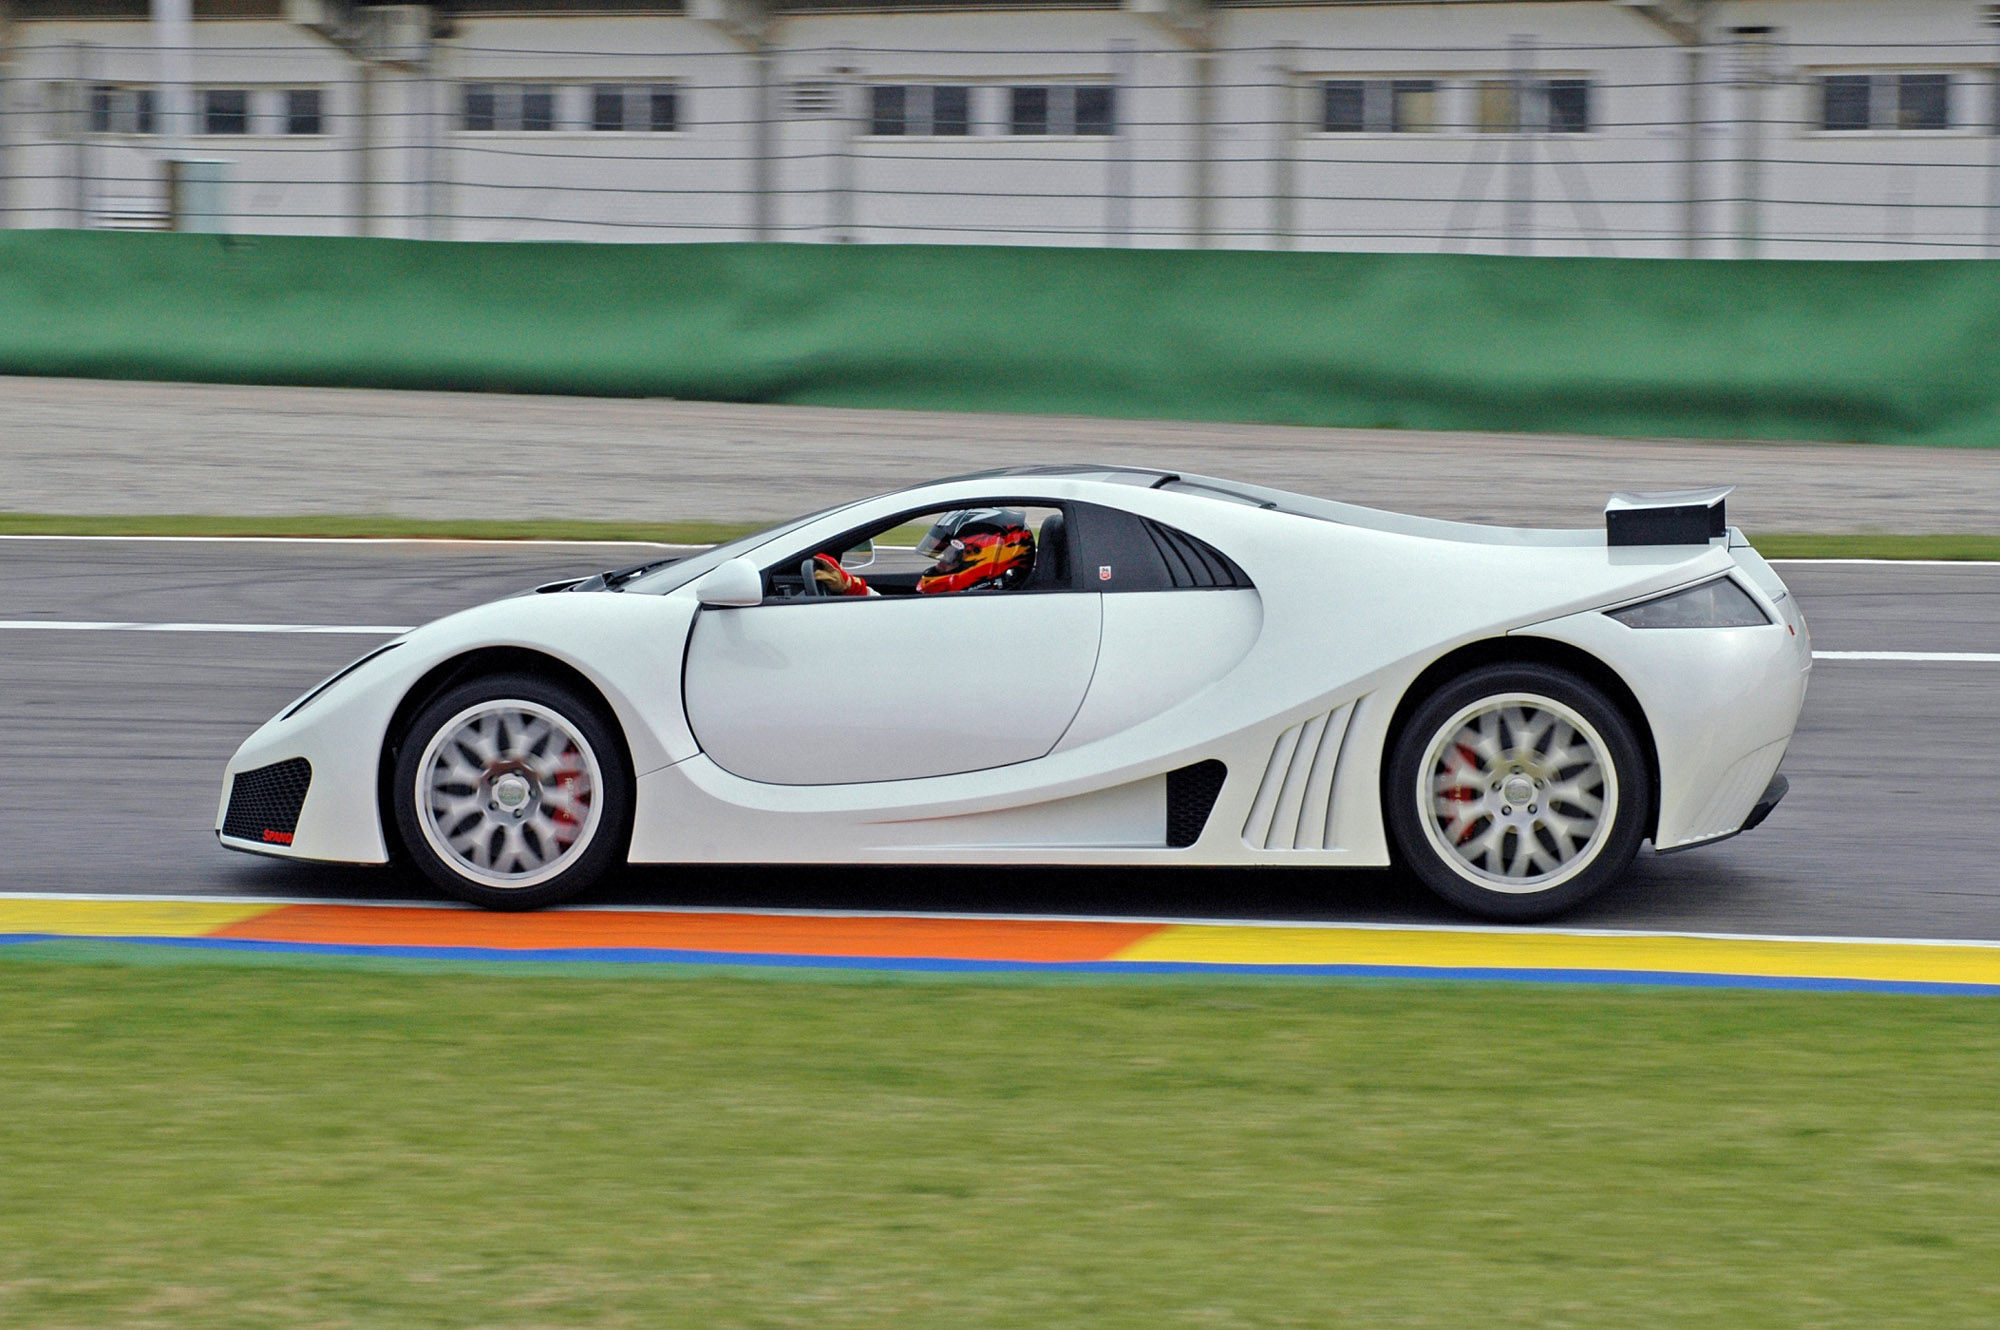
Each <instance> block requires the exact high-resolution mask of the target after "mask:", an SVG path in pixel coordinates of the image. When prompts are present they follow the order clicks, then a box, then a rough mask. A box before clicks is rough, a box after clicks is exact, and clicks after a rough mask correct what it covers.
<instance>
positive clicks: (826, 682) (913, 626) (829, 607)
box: [683, 586, 1103, 785]
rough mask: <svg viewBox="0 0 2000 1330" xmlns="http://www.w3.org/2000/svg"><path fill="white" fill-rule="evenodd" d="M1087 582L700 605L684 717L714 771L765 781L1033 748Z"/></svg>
mask: <svg viewBox="0 0 2000 1330" xmlns="http://www.w3.org/2000/svg"><path fill="white" fill-rule="evenodd" d="M1101 599H1102V598H1101V597H1100V596H1098V595H1096V594H1094V593H1085V592H1079V591H1074V590H1070V589H1068V588H1067V587H1066V586H1065V587H1063V588H1060V589H1053V590H1047V591H1019V592H997V593H989V594H978V593H970V594H962V595H942V596H932V595H903V596H867V597H854V598H818V599H799V600H789V601H784V600H778V601H767V602H766V603H764V604H761V605H751V606H744V607H740V608H731V609H715V608H704V609H703V610H702V611H701V613H700V614H699V615H698V616H697V618H696V620H695V625H694V630H693V632H692V634H691V635H690V638H689V643H688V653H687V665H686V671H685V675H684V681H683V689H684V697H685V701H686V706H687V715H688V722H689V724H690V726H691V727H692V729H693V731H694V735H695V739H696V741H697V742H698V743H700V745H701V747H702V749H703V751H704V752H706V753H707V754H708V756H709V758H710V759H711V760H713V761H714V762H715V763H716V765H718V766H720V767H721V768H722V769H723V770H725V771H728V772H730V773H732V774H734V775H737V776H741V777H743V778H745V779H747V780H754V781H762V782H766V783H770V784H778V785H839V784H851V783H859V782H868V781H886V780H913V779H918V778H921V777H927V776H943V775H950V774H953V773H957V772H965V771H978V770H982V769H985V768H989V767H998V766H1006V765H1008V764H1010V763H1015V762H1026V761H1031V760H1033V759H1035V758H1038V757H1042V756H1044V755H1045V754H1047V753H1048V752H1049V751H1050V750H1051V749H1053V748H1054V747H1055V745H1056V743H1057V741H1059V740H1060V739H1061V738H1062V736H1063V733H1064V731H1065V730H1067V729H1068V728H1069V725H1070V722H1071V721H1072V720H1073V719H1074V718H1075V717H1076V713H1077V710H1078V708H1079V707H1081V706H1082V704H1083V698H1084V693H1085V692H1086V690H1087V689H1088V688H1089V685H1090V677H1091V673H1092V671H1093V670H1094V668H1095V667H1096V663H1097V651H1098V642H1099V638H1100V636H1101V632H1102V618H1103V609H1102V604H1101Z"/></svg>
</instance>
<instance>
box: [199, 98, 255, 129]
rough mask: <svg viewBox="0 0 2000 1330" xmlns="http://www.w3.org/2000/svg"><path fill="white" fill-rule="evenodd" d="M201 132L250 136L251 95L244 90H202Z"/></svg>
mask: <svg viewBox="0 0 2000 1330" xmlns="http://www.w3.org/2000/svg"><path fill="white" fill-rule="evenodd" d="M201 132H202V133H204V134H248V133H249V132H250V94H249V92H248V91H247V90H245V89H243V88H203V89H202V90H201Z"/></svg>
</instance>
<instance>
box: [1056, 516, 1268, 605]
mask: <svg viewBox="0 0 2000 1330" xmlns="http://www.w3.org/2000/svg"><path fill="white" fill-rule="evenodd" d="M1072 509H1073V517H1074V519H1075V524H1076V541H1077V543H1076V561H1077V567H1076V583H1077V585H1078V586H1079V587H1080V588H1082V589H1083V590H1085V591H1106V592H1110V591H1204V590H1220V589H1226V588H1232V587H1248V586H1249V585H1250V584H1251V583H1250V579H1249V577H1248V576H1246V575H1245V574H1244V572H1243V570H1242V569H1241V568H1238V567H1237V566H1236V564H1235V562H1234V561H1232V560H1231V559H1230V558H1229V556H1228V555H1226V554H1224V553H1223V552H1222V551H1220V550H1218V549H1216V548H1215V547H1214V546H1213V545H1210V544H1209V543H1208V542H1206V541H1202V540H1196V539H1195V538H1194V537H1193V536H1190V535H1188V534H1187V533H1186V532H1185V531H1177V530H1175V529H1174V528H1173V527H1170V526H1167V525H1165V524H1164V523H1160V522H1155V521H1153V520H1151V519H1150V518H1145V517H1140V516H1138V515H1137V514H1136V513H1127V512H1121V511H1119V510H1118V509H1116V508H1104V507H1100V506H1098V505H1097V504H1093V503H1079V504H1075V505H1073V506H1072Z"/></svg>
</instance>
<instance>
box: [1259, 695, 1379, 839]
mask: <svg viewBox="0 0 2000 1330" xmlns="http://www.w3.org/2000/svg"><path fill="white" fill-rule="evenodd" d="M1353 716H1354V704H1353V703H1352V702H1349V703H1348V704H1347V705H1346V706H1343V707H1336V708H1335V709H1334V710H1332V711H1329V712H1328V713H1327V714H1325V715H1324V716H1314V717H1313V718H1312V719H1311V720H1308V721H1301V722H1300V723H1299V724H1297V725H1294V726H1292V728H1291V729H1289V730H1286V731H1285V732H1284V733H1283V734H1281V735H1279V736H1278V742H1277V743H1276V745H1274V746H1273V747H1272V749H1271V762H1270V765H1269V766H1267V767H1265V768H1264V780H1263V783H1262V784H1260V785H1259V786H1258V787H1257V797H1256V799H1254V800H1253V801H1252V802H1251V804H1250V816H1249V817H1248V818H1246V819H1245V820H1244V823H1243V840H1244V843H1245V844H1247V845H1249V846H1250V847H1251V848H1252V849H1258V850H1330V849H1337V848H1339V846H1338V842H1336V841H1335V840H1334V836H1333V778H1334V775H1335V773H1336V772H1337V771H1338V769H1339V766H1340V747H1341V740H1342V739H1343V738H1345V737H1346V735H1347V722H1348V721H1349V720H1350V719H1352V718H1353Z"/></svg>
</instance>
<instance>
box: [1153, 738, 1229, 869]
mask: <svg viewBox="0 0 2000 1330" xmlns="http://www.w3.org/2000/svg"><path fill="white" fill-rule="evenodd" d="M1228 774H1229V768H1228V767H1225V766H1223V765H1222V763H1220V762H1217V761H1214V760H1213V759H1211V760H1209V761H1207V762H1197V763H1195V764H1194V765H1193V766H1191V767H1182V768H1181V769H1180V770H1178V771H1169V772H1168V773H1167V848H1168V849H1170V850H1185V849H1186V848H1187V847H1188V846H1190V845H1192V844H1194V843H1195V842H1196V841H1198V840H1200V839H1201V833H1202V829H1203V828H1204V827H1206V826H1207V825H1208V815H1209V813H1210V812H1211V811H1213V809H1214V808H1215V799H1216V796H1217V795H1219V794H1221V793H1222V781H1223V778H1224V777H1225V776H1227V775H1228Z"/></svg>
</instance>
